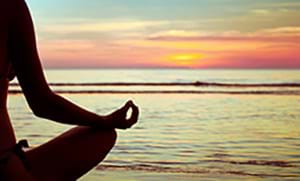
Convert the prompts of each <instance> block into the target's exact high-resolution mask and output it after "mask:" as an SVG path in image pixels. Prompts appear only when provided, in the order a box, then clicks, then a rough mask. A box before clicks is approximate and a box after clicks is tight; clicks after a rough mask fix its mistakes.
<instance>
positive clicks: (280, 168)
mask: <svg viewBox="0 0 300 181" xmlns="http://www.w3.org/2000/svg"><path fill="white" fill-rule="evenodd" d="M46 75H47V78H48V80H49V82H50V83H51V84H52V89H53V90H55V91H57V92H58V93H59V94H61V95H62V96H64V97H66V98H67V99H69V100H72V101H74V102H75V103H78V104H79V105H82V106H83V107H85V108H87V109H89V110H91V111H94V112H96V113H99V114H106V113H109V112H111V111H113V110H114V109H116V108H118V107H119V106H121V105H122V104H123V103H124V102H126V101H127V100H128V99H133V100H134V101H135V102H136V104H138V105H139V107H140V109H141V115H140V120H139V123H138V124H137V125H136V126H134V127H133V128H132V129H130V130H126V131H123V130H118V140H117V143H116V146H115V147H114V149H113V150H112V152H111V153H110V154H109V155H108V157H107V158H106V159H105V161H104V162H102V163H101V164H100V165H98V166H97V167H96V168H95V169H93V170H92V171H91V172H89V173H88V174H87V175H86V176H84V177H83V178H82V179H81V180H298V179H300V174H299V171H298V170H299V167H300V151H299V150H300V144H299V143H300V132H299V127H300V122H299V119H300V109H299V107H300V97H299V94H300V86H298V84H299V83H300V76H299V75H300V71H298V70H248V71H246V70H127V69H122V70H47V71H46ZM195 82H198V84H199V82H200V83H213V84H212V85H208V84H206V85H203V84H199V85H194V84H193V83H195ZM14 83H15V84H17V82H14ZM70 83H72V84H71V85H70ZM111 83H113V84H114V85H109V84H111ZM120 83H127V84H128V83H131V84H133V85H127V84H126V85H120ZM135 83H144V84H145V85H134V84H135ZM151 83H152V84H151ZM153 83H156V84H160V83H164V84H162V85H155V86H154V85H153ZM166 83H176V85H173V86H170V85H166ZM215 83H217V84H215ZM99 84H100V85H99ZM148 84H149V85H148ZM180 84H187V85H180ZM220 84H221V85H220ZM266 84H267V86H266ZM241 85H242V86H241ZM268 85H271V86H268ZM272 85H273V86H272ZM137 91H138V92H137ZM147 91H148V92H147ZM9 111H10V115H11V119H12V122H13V125H14V128H15V131H16V136H17V138H18V139H24V138H25V139H28V140H29V142H30V144H31V145H32V146H33V147H34V146H37V145H40V144H42V143H44V142H45V141H47V140H50V139H51V138H53V137H54V136H56V135H58V134H60V133H62V132H63V131H65V130H67V129H70V128H71V126H68V125H61V124H58V123H54V122H50V121H45V120H41V119H39V118H36V117H34V116H33V115H32V113H31V112H30V110H29V108H28V106H27V105H26V102H25V99H24V97H23V95H22V94H21V93H20V89H19V87H18V86H17V85H13V86H11V88H10V96H9ZM99 144H101V143H99Z"/></svg>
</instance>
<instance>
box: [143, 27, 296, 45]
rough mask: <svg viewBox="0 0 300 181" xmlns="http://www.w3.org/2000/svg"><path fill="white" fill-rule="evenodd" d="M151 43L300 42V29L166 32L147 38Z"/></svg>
mask: <svg viewBox="0 0 300 181" xmlns="http://www.w3.org/2000/svg"><path fill="white" fill-rule="evenodd" d="M147 40H151V41H196V42H207V41H208V42H214V41H217V42H236V41H238V42H240V41H243V42H249V41H251V42H290V43H299V42H300V27H280V28H274V29H265V30H260V31H257V32H254V33H241V32H238V31H228V32H223V33H203V32H195V31H192V32H189V31H178V30H172V31H166V32H160V33H156V34H153V35H150V36H149V37H147Z"/></svg>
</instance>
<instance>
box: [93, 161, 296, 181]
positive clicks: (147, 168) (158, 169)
mask: <svg viewBox="0 0 300 181" xmlns="http://www.w3.org/2000/svg"><path fill="white" fill-rule="evenodd" d="M96 170H100V171H143V172H154V173H173V174H194V175H204V174H211V175H214V174H221V175H236V176H253V177H277V178H279V177H281V178H293V177H297V175H292V174H270V173H250V172H246V171H240V170H227V169H226V168H222V169H220V168H215V169H213V168H210V169H205V168H203V169H201V168H197V169H193V168H179V167H166V166H156V165H150V164H134V165H108V164H102V165H99V166H97V167H96Z"/></svg>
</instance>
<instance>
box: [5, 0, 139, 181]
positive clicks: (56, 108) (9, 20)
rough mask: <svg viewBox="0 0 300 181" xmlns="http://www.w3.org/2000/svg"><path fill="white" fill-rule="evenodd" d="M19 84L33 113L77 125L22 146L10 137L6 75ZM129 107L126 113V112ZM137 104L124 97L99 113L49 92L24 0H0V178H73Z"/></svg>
mask: <svg viewBox="0 0 300 181" xmlns="http://www.w3.org/2000/svg"><path fill="white" fill-rule="evenodd" d="M15 75H16V77H17V78H18V81H19V83H20V85H21V87H22V90H23V92H24V95H25V97H26V100H27V102H28V104H29V106H30V108H31V109H32V111H33V113H34V114H35V115H36V116H38V117H42V118H46V119H50V120H53V121H56V122H59V123H64V124H71V125H77V127H75V128H73V129H71V130H69V131H67V132H65V133H63V134H62V135H60V136H58V137H56V138H54V139H53V140H51V141H49V142H47V143H45V144H43V145H41V146H39V147H36V148H33V149H31V150H29V151H23V147H25V146H27V145H26V143H27V142H26V141H21V142H19V143H16V138H15V135H14V130H13V127H12V125H11V122H10V119H9V115H8V112H7V106H6V102H7V101H6V99H7V94H8V93H7V92H8V85H9V81H10V80H12V79H13V78H14V77H15ZM129 109H132V115H131V118H129V119H126V113H127V111H128V110H129ZM138 114H139V110H138V108H137V106H136V105H134V103H133V102H132V101H128V102H127V103H126V104H125V105H124V106H123V107H122V108H120V109H118V110H116V111H115V112H113V113H111V114H109V115H106V116H100V115H97V114H95V113H91V112H88V111H86V110H84V109H82V108H80V107H78V106H76V105H74V104H72V103H71V102H69V101H67V100H65V99H64V98H62V97H60V96H59V95H56V94H54V93H53V92H52V91H51V90H50V88H49V87H48V84H47V82H46V80H45V77H44V75H43V70H42V67H41V63H40V60H39V56H38V52H37V48H36V42H35V33H34V28H33V23H32V19H31V16H30V13H29V10H28V8H27V6H26V3H25V2H24V0H1V1H0V180H1V181H2V180H26V181H28V180H76V179H77V178H79V177H81V176H82V175H84V174H85V173H86V172H88V171H89V170H90V169H92V168H93V167H94V166H96V165H97V164H98V163H99V162H101V161H102V160H103V159H104V158H105V156H106V155H107V154H108V153H109V151H110V150H111V148H112V147H113V146H114V144H115V140H116V132H115V128H119V129H127V128H130V127H131V126H132V125H134V124H135V123H136V122H137V119H138Z"/></svg>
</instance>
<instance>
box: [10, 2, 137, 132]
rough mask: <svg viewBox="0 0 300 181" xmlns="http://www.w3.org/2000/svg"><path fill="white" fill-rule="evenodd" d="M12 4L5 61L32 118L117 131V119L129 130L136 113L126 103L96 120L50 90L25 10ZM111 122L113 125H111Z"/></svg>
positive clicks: (23, 4) (133, 107)
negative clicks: (24, 98) (14, 74)
mask: <svg viewBox="0 0 300 181" xmlns="http://www.w3.org/2000/svg"><path fill="white" fill-rule="evenodd" d="M15 2H16V4H15V12H16V13H15V15H14V17H13V19H12V21H11V24H10V29H9V48H8V49H9V58H10V59H11V62H12V64H13V68H14V70H15V72H16V75H17V78H18V81H19V83H20V85H21V87H22V90H23V92H24V94H25V97H26V100H27V102H28V104H29V106H30V108H31V109H32V111H33V112H34V114H35V115H37V116H39V117H42V118H47V119H51V120H53V121H57V122H60V123H65V124H73V125H83V126H97V127H102V128H118V127H119V126H118V125H114V124H118V121H113V120H112V119H113V118H114V119H116V118H117V119H119V120H120V121H125V122H126V123H127V124H128V125H126V126H125V127H126V128H128V127H131V126H132V125H133V124H134V123H135V122H136V121H137V117H138V109H137V107H136V106H135V105H134V104H133V103H132V102H128V103H127V104H126V105H125V106H124V107H122V108H121V109H119V110H117V111H116V112H115V113H113V114H115V116H112V115H113V114H112V115H110V116H99V115H97V114H94V113H92V112H89V111H86V110H84V109H82V108H80V107H78V106H76V105H75V104H73V103H71V102H69V101H67V100H66V99H64V98H62V97H61V96H58V95H56V94H54V93H53V92H52V91H51V90H50V88H49V86H48V84H47V82H46V80H45V77H44V74H43V70H42V66H41V63H40V59H39V56H38V52H37V47H36V40H35V32H34V28H33V22H32V19H31V16H30V13H29V10H28V8H27V6H26V4H25V2H24V1H23V0H15ZM129 108H132V109H133V112H134V114H133V115H132V118H131V119H129V120H126V118H125V117H126V112H127V111H128V109H129ZM120 112H122V114H120ZM117 113H118V114H117ZM124 113H125V116H124ZM117 115H118V116H123V117H118V116H117ZM113 122H115V123H114V124H112V123H113ZM123 124H124V123H123Z"/></svg>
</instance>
